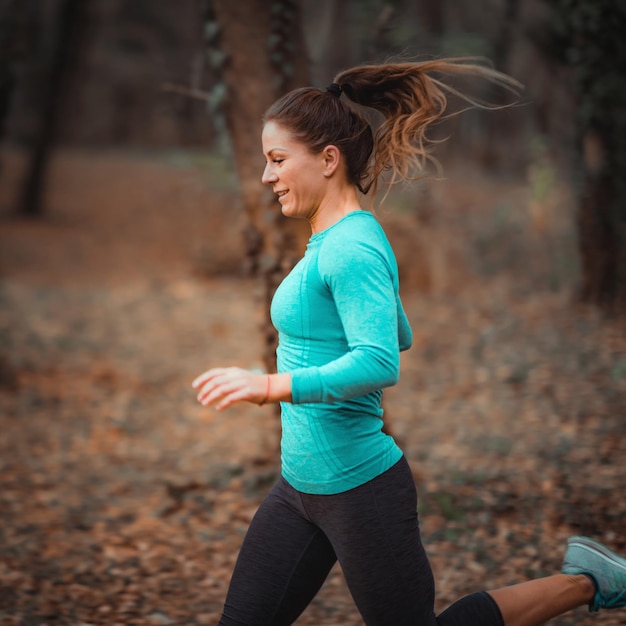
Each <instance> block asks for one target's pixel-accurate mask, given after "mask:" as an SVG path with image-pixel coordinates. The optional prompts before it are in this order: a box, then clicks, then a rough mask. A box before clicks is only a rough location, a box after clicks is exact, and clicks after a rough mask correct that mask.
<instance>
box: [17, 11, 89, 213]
mask: <svg viewBox="0 0 626 626" xmlns="http://www.w3.org/2000/svg"><path fill="white" fill-rule="evenodd" d="M40 8H41V7H40ZM43 8H44V9H46V10H44V11H43V12H42V14H41V15H38V16H37V17H38V19H39V22H40V23H39V27H40V29H41V32H44V29H46V31H45V32H46V33H47V35H48V37H45V38H44V37H42V38H41V39H42V40H44V41H45V40H47V42H48V45H42V46H41V47H40V48H39V50H40V53H41V55H42V58H41V62H42V65H43V66H44V67H46V68H47V69H46V71H45V72H44V73H43V85H42V91H41V100H40V103H41V104H40V111H39V116H38V117H39V121H38V128H37V131H36V136H35V138H34V142H33V146H32V151H31V154H30V162H29V165H28V172H27V174H26V178H25V180H24V186H23V190H22V197H21V200H20V205H19V212H20V213H22V214H23V215H29V216H36V215H40V214H41V213H42V211H43V205H42V197H43V191H44V186H45V178H46V170H47V167H48V163H49V160H50V156H51V154H52V150H53V148H54V144H55V141H56V139H57V130H58V126H59V121H60V113H61V110H62V101H63V99H64V96H65V92H66V87H67V84H68V80H67V79H68V76H69V74H70V72H71V69H72V63H73V60H74V59H75V58H76V56H77V55H76V54H75V53H76V46H75V44H76V39H77V37H78V33H79V31H80V29H81V20H82V19H83V17H84V11H83V9H84V3H83V2H81V1H80V0H62V2H61V3H60V4H59V3H57V2H55V1H54V0H48V1H47V2H46V6H45V7H43ZM46 13H47V14H48V15H46ZM46 17H51V24H49V23H44V22H47V20H46Z"/></svg>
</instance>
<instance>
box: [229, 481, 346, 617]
mask: <svg viewBox="0 0 626 626" xmlns="http://www.w3.org/2000/svg"><path fill="white" fill-rule="evenodd" d="M335 561H336V556H335V553H334V551H333V548H332V546H331V545H330V543H329V541H328V539H327V538H326V537H325V535H324V533H323V532H322V531H321V530H320V529H319V528H317V527H316V526H315V525H314V524H312V523H311V522H310V521H309V520H307V519H306V515H305V514H304V511H303V510H302V508H301V503H300V495H299V494H298V493H297V492H296V491H295V490H294V489H292V488H291V487H289V485H287V484H286V483H285V481H284V480H283V479H281V480H280V481H279V482H278V484H277V485H276V486H275V487H274V489H273V490H272V492H271V493H270V494H269V495H268V497H267V498H266V499H265V501H264V502H263V504H261V506H260V507H259V510H258V511H257V513H256V515H255V516H254V518H253V520H252V522H251V524H250V528H249V529H248V532H247V534H246V537H245V539H244V542H243V545H242V547H241V551H240V553H239V557H238V559H237V564H236V565H235V569H234V571H233V576H232V579H231V583H230V588H229V590H228V595H227V597H226V602H225V604H224V613H223V615H222V619H221V621H220V624H221V625H222V626H235V625H237V626H241V625H243V624H246V625H252V624H254V626H261V625H270V624H271V625H272V626H283V625H287V624H292V623H293V622H294V621H295V620H296V619H297V617H298V616H299V615H300V614H301V613H302V611H303V610H304V609H305V608H306V607H307V605H308V604H309V603H310V602H311V600H312V599H313V597H314V596H315V594H316V593H317V592H318V591H319V589H320V587H321V586H322V584H323V582H324V580H325V579H326V577H327V576H328V573H329V571H330V569H331V568H332V566H333V565H334V563H335Z"/></svg>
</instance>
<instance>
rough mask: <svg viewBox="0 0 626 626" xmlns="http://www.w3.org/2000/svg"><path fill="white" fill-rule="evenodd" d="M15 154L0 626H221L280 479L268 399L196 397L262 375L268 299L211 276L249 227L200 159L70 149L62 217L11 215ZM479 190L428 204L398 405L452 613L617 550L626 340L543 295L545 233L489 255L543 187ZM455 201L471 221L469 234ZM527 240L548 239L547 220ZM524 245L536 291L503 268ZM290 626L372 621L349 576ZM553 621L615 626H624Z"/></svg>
mask: <svg viewBox="0 0 626 626" xmlns="http://www.w3.org/2000/svg"><path fill="white" fill-rule="evenodd" d="M5 160H6V161H7V167H6V169H5V171H4V172H3V177H4V180H5V182H7V183H8V184H7V185H6V186H4V190H3V191H2V194H0V211H1V212H2V222H1V224H0V262H1V263H2V266H1V268H0V269H1V272H2V275H1V277H0V280H1V282H0V511H1V517H2V524H1V526H0V625H1V626H16V625H20V626H22V625H24V626H35V625H43V624H48V625H51V626H52V625H57V624H58V625H61V624H64V625H83V626H86V625H88V624H93V625H111V626H115V625H137V626H139V625H141V626H144V625H161V624H165V625H167V624H172V625H173V624H215V623H216V622H217V618H218V615H219V612H220V608H221V603H222V601H223V598H224V594H225V592H226V588H227V585H228V579H229V575H230V571H231V569H232V566H233V563H234V560H235V558H236V555H237V550H238V547H239V545H240V542H241V540H242V537H243V534H244V533H245V530H246V528H247V525H248V523H249V520H250V518H251V516H252V515H253V514H254V511H255V509H256V507H257V506H258V504H259V502H260V500H261V498H262V497H263V495H264V494H265V493H266V492H267V490H268V489H269V488H270V486H271V484H272V483H273V481H274V479H275V477H276V472H277V465H276V461H277V456H276V453H277V445H278V437H279V426H278V420H277V417H276V415H275V413H274V412H273V410H272V408H271V407H264V408H257V407H250V406H242V407H238V408H235V409H232V410H230V411H228V412H224V413H220V414H217V413H214V412H212V411H210V410H206V409H203V408H201V407H200V406H198V405H197V404H196V402H195V399H194V393H193V391H192V390H191V387H190V382H191V380H192V379H193V377H194V376H195V375H196V374H198V373H199V372H200V371H202V370H203V369H205V368H207V367H209V366H212V365H218V364H238V365H241V366H244V367H259V366H260V362H259V355H260V354H261V345H260V341H261V339H260V334H259V332H258V327H259V324H260V322H261V320H262V318H263V315H264V312H263V310H262V297H261V293H260V291H259V286H258V284H257V283H256V282H255V281H254V280H251V279H245V278H238V277H236V276H233V275H232V274H228V275H222V276H220V275H219V272H218V273H217V275H215V272H214V275H213V276H211V277H208V278H207V276H206V274H202V273H201V272H199V271H198V269H199V268H201V269H203V270H206V268H207V267H209V266H211V265H212V264H213V266H214V267H218V268H226V267H232V264H233V259H236V257H237V251H236V248H237V241H238V240H237V235H236V231H237V228H236V226H237V224H238V220H240V213H241V211H240V209H239V208H238V206H237V203H236V201H234V200H233V199H232V197H231V196H230V194H229V192H228V190H221V191H219V190H218V191H216V190H215V188H214V185H213V184H210V181H208V180H206V176H205V175H206V172H203V168H202V167H187V166H185V167H181V166H180V164H177V166H172V165H167V166H165V165H163V164H160V163H155V162H149V161H146V160H145V159H138V158H134V159H130V158H128V157H125V158H121V157H120V156H119V155H108V156H103V155H85V154H77V155H76V154H75V155H72V154H69V155H65V156H64V157H63V158H61V159H58V160H57V161H56V162H55V167H54V168H53V171H52V175H51V178H50V185H49V193H48V196H47V197H48V215H47V217H46V218H44V219H43V220H41V221H33V220H31V221H24V220H16V219H14V218H12V217H10V216H9V210H10V205H11V199H12V195H11V194H12V193H14V191H15V188H16V187H15V184H16V183H17V181H19V173H20V162H19V160H16V159H15V158H14V157H12V156H11V155H8V156H6V157H5ZM470 180H472V181H473V182H472V184H470V183H468V182H466V186H465V187H463V188H462V189H461V188H460V187H459V188H458V191H456V192H455V193H456V194H457V195H454V193H452V192H450V195H449V196H445V197H439V196H437V195H435V198H434V200H433V198H432V197H431V198H430V199H429V200H428V201H429V202H432V203H434V204H436V205H437V206H438V207H439V208H440V209H442V212H443V210H444V209H445V210H446V211H447V212H446V213H445V214H446V215H448V216H452V217H450V218H449V221H447V222H446V223H445V224H443V227H442V226H441V223H440V224H439V226H438V225H437V223H435V224H433V218H432V216H431V217H430V218H429V219H426V218H424V216H422V218H423V220H422V222H421V225H422V230H421V231H420V232H421V235H416V239H412V240H411V241H412V242H414V243H415V246H414V247H413V248H411V245H409V248H410V249H411V252H412V253H413V257H412V256H411V254H408V255H407V254H406V253H403V252H402V249H403V246H406V241H403V240H401V239H400V238H398V239H397V243H398V249H399V251H400V252H399V256H400V259H401V264H402V266H403V267H402V271H403V275H404V276H405V277H406V279H407V280H406V285H407V287H406V288H405V294H404V299H405V306H406V309H407V312H408V315H409V317H410V320H411V323H412V325H413V328H414V332H415V341H414V346H413V348H412V349H411V350H410V351H409V352H408V353H405V354H404V355H403V373H402V377H401V381H400V384H399V385H398V386H397V387H396V388H394V389H391V390H389V391H388V393H387V394H386V400H385V408H386V411H387V415H388V420H389V422H388V423H389V425H390V427H391V430H392V432H393V433H394V435H395V436H396V437H397V438H398V440H399V441H400V442H401V444H402V446H403V448H404V450H405V451H406V455H407V457H408V459H409V461H410V463H411V466H412V468H413V470H414V473H415V479H416V482H417V485H418V490H419V493H420V511H421V524H422V531H423V535H424V539H425V543H426V545H427V550H428V553H429V555H430V557H431V560H432V564H433V568H434V571H435V576H436V580H437V588H438V596H437V607H438V608H439V609H441V608H444V607H445V606H446V605H447V604H449V603H450V602H452V601H453V600H454V599H455V598H457V597H459V596H460V595H462V594H465V593H468V592H472V591H475V590H478V589H482V588H492V587H497V586H501V585H504V584H509V583H513V582H516V581H522V580H527V579H528V578H534V577H538V576H542V575H546V574H550V573H554V572H556V571H558V570H559V568H560V563H561V559H562V556H563V552H564V544H565V541H566V539H567V537H568V536H569V535H571V534H580V533H583V534H587V535H590V536H593V537H595V538H598V539H600V540H602V541H605V542H606V543H608V544H609V545H611V546H612V547H613V548H615V549H617V550H621V551H622V552H626V497H625V495H624V494H626V437H625V435H626V331H625V327H624V324H623V322H620V321H618V320H607V319H603V318H602V316H600V315H599V314H598V313H597V312H595V311H593V310H589V309H583V308H579V307H575V306H573V305H572V299H571V295H570V293H569V291H568V289H566V288H557V289H555V288H552V289H550V281H548V283H542V282H541V281H540V280H539V281H538V282H537V276H542V275H543V272H542V267H543V265H541V264H549V263H550V262H551V261H550V259H551V257H550V256H549V255H550V254H551V250H550V249H548V250H547V251H546V246H542V245H540V244H541V241H540V242H539V243H537V240H536V239H535V240H533V241H534V244H533V245H537V248H536V251H537V254H536V255H534V256H533V257H532V258H530V257H528V256H524V255H525V254H526V252H528V250H532V248H523V247H522V246H521V244H520V241H521V239H515V236H511V237H509V239H508V240H506V241H502V242H501V244H499V245H500V247H497V246H494V245H492V242H493V241H496V240H497V239H498V236H499V235H500V234H502V233H503V232H504V234H505V235H506V234H507V233H508V234H509V235H510V233H517V232H518V229H517V226H519V224H518V222H515V223H513V224H512V226H511V228H510V229H509V230H506V229H505V231H502V230H500V231H497V232H496V231H494V230H493V229H494V228H495V226H494V221H493V219H492V218H493V216H494V215H496V218H497V215H498V211H499V210H501V209H502V206H503V205H502V201H501V198H502V197H507V198H509V199H510V198H514V199H517V200H515V201H516V202H518V201H520V202H521V201H522V200H524V199H525V198H526V199H527V196H525V195H524V193H525V191H524V188H523V187H520V186H519V185H513V184H512V183H510V184H502V183H498V184H496V183H493V184H491V183H490V182H489V181H486V180H483V179H481V180H480V181H479V182H480V185H477V184H476V180H475V179H471V178H470ZM436 193H441V192H436ZM459 198H463V202H464V203H465V204H466V205H467V206H466V209H467V207H469V211H470V212H471V213H472V217H471V218H469V217H467V213H466V217H464V218H463V221H461V222H459V220H455V219H454V215H455V214H454V211H455V206H450V205H451V204H454V203H455V202H457V201H459ZM520 199H521V200H520ZM531 200H532V198H531ZM499 202H500V204H498V203H499ZM511 202H512V201H511ZM522 204H523V203H522ZM522 204H519V205H517V204H514V205H512V206H513V208H515V207H516V206H522ZM473 207H474V208H476V207H483V208H476V210H474V209H473ZM485 207H487V208H488V207H496V209H494V211H495V213H493V214H489V213H488V211H487V209H486V208H485ZM498 207H500V209H498ZM483 210H484V215H483V218H481V211H483ZM442 214H443V213H442ZM529 215H530V218H529V220H530V221H529V222H528V223H532V224H535V226H537V220H536V218H537V211H536V210H535V211H534V212H532V211H531V212H530V213H529ZM552 215H553V214H552ZM544 217H545V215H544ZM531 218H532V219H531ZM540 218H541V214H540ZM388 219H390V218H388ZM481 219H483V220H487V221H489V224H488V225H486V226H485V225H482V226H479V225H478V224H484V222H482V221H481ZM551 219H552V218H551ZM532 220H534V221H532ZM435 221H436V220H435ZM513 221H515V220H513ZM553 222H554V220H553ZM553 222H550V223H551V224H553V225H554V223H553ZM455 224H456V228H455V226H454V225H455ZM459 224H461V225H462V228H461V227H460V226H459ZM524 224H526V222H525V223H524ZM544 226H545V225H544ZM500 228H505V227H503V226H502V227H500ZM507 228H508V227H507ZM394 229H395V231H396V232H404V233H405V235H406V233H407V232H412V231H410V229H409V228H408V226H407V228H404V227H403V226H402V223H401V225H400V227H398V225H397V224H394V223H390V225H389V231H390V236H391V234H392V233H393V232H394ZM461 231H463V232H461ZM424 232H426V235H427V236H424ZM536 232H539V233H540V234H539V236H540V237H544V238H545V237H548V238H549V237H553V238H552V239H550V240H542V241H544V243H545V241H548V243H550V242H552V243H554V241H555V240H554V232H555V231H554V230H553V231H550V230H549V229H546V228H544V227H542V225H541V220H540V221H539V227H538V228H537V231H536ZM546 233H547V234H546ZM420 236H421V240H420V239H419V237H420ZM529 237H530V235H529ZM470 240H471V243H472V246H474V244H476V245H475V246H474V247H473V248H472V249H471V250H470V248H469V247H468V246H469V244H468V243H467V242H468V241H470ZM524 241H526V240H524ZM529 241H530V239H529ZM526 243H527V242H526ZM429 244H430V245H429ZM479 244H480V245H479ZM513 244H514V247H515V246H517V248H515V249H514V250H513V251H511V246H512V245H513ZM481 245H482V247H480V246H481ZM524 245H526V244H524ZM528 245H530V244H528ZM548 248H549V246H548ZM438 254H439V255H440V256H437V255H438ZM516 254H518V256H519V255H521V258H520V262H519V266H524V267H526V266H528V267H530V268H531V269H532V272H534V273H532V272H531V273H532V277H531V278H533V280H535V282H536V283H537V284H538V285H539V287H537V288H535V289H533V288H532V285H531V283H529V282H526V283H525V282H524V281H523V280H521V279H520V274H519V267H517V266H516V267H517V269H516V268H513V269H514V270H515V271H513V270H511V267H508V266H507V265H506V263H507V262H508V261H507V259H509V256H510V255H516ZM442 255H443V256H442ZM455 258H456V259H457V260H458V259H461V261H464V263H463V262H462V263H461V267H459V266H457V265H455V263H454V259H455ZM485 259H487V260H489V259H491V261H489V262H490V263H493V264H495V268H491V267H490V266H489V267H487V266H486V265H485V263H486V262H487V261H486V260H485ZM426 260H428V261H429V262H430V268H431V269H430V274H429V276H428V277H427V280H425V279H424V276H423V275H422V274H420V273H419V271H418V269H416V267H415V266H419V265H420V263H421V262H422V261H423V262H426ZM498 264H500V265H498ZM498 268H501V269H498ZM548 270H549V271H550V272H552V275H554V265H550V266H549V267H548V269H546V272H545V273H546V274H548V273H549V271H548ZM516 272H517V273H516ZM558 276H560V274H559V275H558ZM433 277H434V278H433ZM553 282H554V281H553ZM552 286H553V287H554V285H552ZM418 287H419V289H418ZM297 623H298V624H301V625H303V626H304V625H319V626H321V625H326V624H328V625H331V624H347V625H350V624H354V625H356V624H361V623H362V622H361V620H360V619H359V616H358V613H357V612H356V610H355V608H354V606H353V604H352V601H351V599H350V597H349V594H348V593H347V590H346V588H345V584H344V582H343V579H342V577H341V573H340V570H339V569H338V568H335V569H334V570H333V572H332V574H331V576H330V577H329V579H328V581H327V583H326V585H325V586H324V588H323V589H322V591H321V592H320V594H319V596H318V597H317V598H316V599H315V601H314V602H313V604H312V605H311V606H310V607H309V608H308V609H307V611H306V612H305V613H304V614H303V616H302V617H301V618H300V619H299V620H298V622H297ZM551 623H553V624H558V625H561V626H565V625H573V624H576V625H582V626H586V625H589V624H592V623H593V624H602V625H603V626H617V625H618V624H624V623H626V612H624V611H621V612H606V613H603V614H600V615H598V616H590V615H589V614H588V613H587V610H586V608H580V609H578V610H576V611H575V612H573V613H570V614H569V615H566V616H563V617H560V618H558V619H555V620H553V622H551ZM390 626H392V625H390Z"/></svg>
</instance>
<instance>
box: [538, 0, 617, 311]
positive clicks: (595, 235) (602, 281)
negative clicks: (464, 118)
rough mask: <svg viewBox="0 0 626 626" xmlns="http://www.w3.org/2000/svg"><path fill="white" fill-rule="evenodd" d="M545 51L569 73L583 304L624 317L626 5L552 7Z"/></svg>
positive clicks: (607, 1) (561, 1)
mask: <svg viewBox="0 0 626 626" xmlns="http://www.w3.org/2000/svg"><path fill="white" fill-rule="evenodd" d="M551 5H552V7H553V11H554V25H553V26H554V27H553V37H552V39H551V45H550V46H549V47H546V50H547V51H548V52H549V54H551V55H552V56H556V57H557V58H559V59H560V60H561V61H563V62H564V63H567V64H569V65H570V66H571V68H572V69H573V72H574V81H575V86H576V92H577V93H576V97H577V100H578V120H577V123H578V142H577V145H578V154H577V170H578V172H579V173H580V175H579V176H578V177H577V178H579V180H580V187H579V191H580V198H579V207H578V232H579V240H580V253H581V263H582V284H581V294H580V295H581V297H582V299H583V300H584V301H587V302H591V303H594V304H597V305H599V306H601V307H602V308H604V309H605V310H607V311H616V310H621V311H626V177H624V172H625V171H626V115H625V114H624V113H625V112H626V89H624V68H626V40H625V39H624V33H625V32H626V2H623V1H620V2H615V1H614V0H595V1H594V2H588V1H587V0H557V1H556V2H554V3H551Z"/></svg>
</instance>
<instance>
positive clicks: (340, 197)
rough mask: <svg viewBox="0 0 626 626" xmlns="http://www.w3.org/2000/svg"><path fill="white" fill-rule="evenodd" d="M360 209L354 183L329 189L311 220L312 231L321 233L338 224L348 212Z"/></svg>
mask: <svg viewBox="0 0 626 626" xmlns="http://www.w3.org/2000/svg"><path fill="white" fill-rule="evenodd" d="M360 209H361V205H360V203H359V198H358V196H357V190H356V187H354V186H353V185H342V186H341V187H339V188H338V189H336V190H331V191H329V193H328V194H327V195H326V196H325V197H324V199H323V201H322V202H321V204H320V207H319V209H318V210H317V211H316V213H315V215H314V216H313V217H312V218H311V219H310V220H309V223H310V224H311V231H312V233H313V234H316V233H321V232H322V231H323V230H326V229H327V228H330V227H331V226H333V224H336V223H337V222H338V221H339V220H340V219H342V218H343V217H345V216H346V215H348V213H352V212H354V211H359V210H360Z"/></svg>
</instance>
